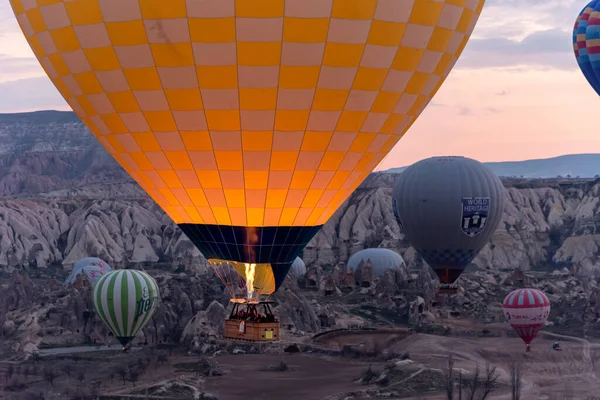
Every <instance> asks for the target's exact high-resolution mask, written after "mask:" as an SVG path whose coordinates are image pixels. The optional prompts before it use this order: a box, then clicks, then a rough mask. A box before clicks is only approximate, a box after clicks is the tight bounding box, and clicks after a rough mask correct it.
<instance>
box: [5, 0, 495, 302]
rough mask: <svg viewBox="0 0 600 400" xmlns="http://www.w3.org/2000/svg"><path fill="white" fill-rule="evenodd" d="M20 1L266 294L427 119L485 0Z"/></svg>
mask: <svg viewBox="0 0 600 400" xmlns="http://www.w3.org/2000/svg"><path fill="white" fill-rule="evenodd" d="M10 2H11V5H12V7H13V10H14V12H15V14H16V17H17V20H18V22H19V24H20V26H21V28H22V30H23V32H24V34H25V36H26V38H27V40H28V42H29V44H30V46H31V48H32V49H33V52H34V53H35V55H36V57H37V58H38V59H39V61H40V64H41V65H42V67H43V68H44V70H45V71H46V73H47V74H48V76H49V77H50V79H52V81H53V82H54V84H55V86H56V88H57V89H58V90H59V91H60V93H61V94H62V95H63V97H64V98H65V99H66V101H67V102H68V103H69V105H70V106H71V107H72V108H73V110H74V111H75V113H76V114H77V115H78V116H79V118H81V120H82V121H83V122H84V123H85V124H86V126H87V127H88V128H89V129H90V131H92V133H93V134H94V135H95V136H96V138H97V139H98V140H99V141H100V143H102V145H103V146H104V147H105V148H106V150H107V151H108V152H109V153H110V154H112V155H113V157H114V158H115V159H116V160H117V161H118V162H119V164H120V165H121V166H122V167H123V168H125V169H126V170H127V171H128V172H129V173H130V174H131V176H132V177H133V178H134V179H135V180H136V181H137V182H138V183H139V184H140V186H141V187H142V188H144V189H145V190H146V192H147V193H148V194H149V195H150V196H152V198H153V199H154V200H155V201H156V202H157V203H158V204H159V205H160V206H161V207H162V208H163V209H164V211H165V212H166V213H167V214H168V215H169V216H170V217H171V218H172V219H173V221H175V222H176V223H177V224H178V225H179V227H180V228H181V229H182V230H183V232H185V234H186V235H187V236H188V237H189V238H190V240H192V241H193V242H194V244H195V245H196V246H197V247H198V249H199V250H200V251H201V252H202V253H203V254H204V255H205V256H206V257H207V258H208V259H210V260H211V262H212V264H213V265H215V266H219V265H222V263H223V262H225V261H226V262H228V263H229V264H230V265H232V266H233V267H234V268H235V269H236V270H237V271H238V272H240V274H241V275H242V276H245V277H246V278H250V276H248V274H252V276H253V277H254V284H253V285H250V288H249V289H248V290H249V291H251V292H252V291H256V292H258V293H264V294H268V293H272V292H274V291H275V290H277V287H278V286H279V284H281V283H282V282H283V278H284V277H285V275H286V274H287V272H288V270H289V268H290V265H291V263H292V262H293V261H294V259H295V258H296V257H297V256H298V255H299V254H300V252H301V251H302V250H303V248H304V247H305V245H306V244H307V243H308V242H309V241H310V239H311V238H312V237H313V235H314V234H315V233H316V232H317V231H318V230H319V228H320V227H321V226H322V225H323V224H324V223H325V222H326V221H327V220H328V219H329V217H330V216H331V215H332V214H333V213H334V212H335V211H336V209H337V208H338V207H339V206H340V205H341V204H342V203H343V202H344V201H345V200H346V198H347V197H348V196H349V195H350V193H352V191H353V190H354V189H355V188H356V187H357V186H358V185H359V184H360V183H361V182H362V181H363V180H364V179H365V178H366V177H367V175H368V174H369V173H370V172H371V171H372V170H373V169H374V168H375V167H376V166H377V165H378V164H379V162H381V160H382V159H383V158H384V156H385V155H386V154H387V153H388V152H389V151H390V150H391V149H392V148H393V147H394V145H395V144H396V142H398V140H399V139H400V138H401V137H402V135H404V133H405V132H406V130H407V129H408V128H409V127H410V126H411V124H412V123H413V122H414V121H415V119H416V118H417V117H418V116H419V114H420V113H421V111H422V110H423V109H424V108H425V106H426V105H427V103H428V102H429V101H430V100H431V98H432V96H433V95H434V94H435V92H436V91H437V90H438V89H439V87H440V85H441V84H442V83H443V81H444V79H445V78H446V76H447V75H448V73H449V72H450V70H451V69H452V66H453V65H454V63H455V62H456V60H457V58H458V57H459V55H460V53H461V52H462V50H463V48H464V46H465V45H466V43H467V41H468V39H469V36H470V34H471V32H472V30H473V27H474V26H475V23H476V21H477V18H478V17H479V13H480V12H481V9H482V7H483V4H484V0H187V1H185V0H37V1H36V0H10ZM217 270H219V268H217ZM250 280H251V279H250ZM246 281H247V283H248V284H250V282H248V279H246Z"/></svg>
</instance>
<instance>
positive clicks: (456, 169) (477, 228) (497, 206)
mask: <svg viewBox="0 0 600 400" xmlns="http://www.w3.org/2000/svg"><path fill="white" fill-rule="evenodd" d="M393 197H394V200H395V202H394V206H395V207H396V210H395V213H396V214H397V215H398V216H399V218H400V219H401V222H402V226H403V229H404V231H405V233H406V235H407V238H408V240H409V241H410V243H411V245H412V246H413V247H414V248H415V249H416V250H417V251H418V252H419V254H420V255H421V256H422V257H423V259H424V260H425V261H426V262H427V263H428V264H429V265H430V266H431V268H432V269H433V270H434V271H436V273H437V274H438V276H439V277H440V280H441V281H442V282H444V283H452V282H454V281H455V280H456V279H457V278H458V276H459V275H460V274H461V273H462V271H463V270H464V269H465V268H466V267H467V265H468V264H469V263H470V262H471V261H472V260H473V259H474V258H475V257H476V256H477V254H478V253H479V252H480V251H481V249H482V248H483V247H484V246H485V245H486V244H487V242H488V240H489V238H490V237H491V235H492V234H493V233H494V231H495V230H496V228H497V227H498V224H499V223H500V220H501V219H502V213H503V209H504V187H503V186H502V182H501V181H500V179H499V178H498V177H497V176H496V175H495V174H494V173H493V172H492V171H491V170H490V169H489V168H488V167H486V166H485V165H483V164H481V163H480V162H478V161H476V160H472V159H470V158H466V157H432V158H428V159H426V160H422V161H419V162H417V163H415V164H413V165H411V166H410V167H408V168H407V169H406V170H404V171H403V172H402V173H401V174H400V176H399V177H398V180H397V181H396V185H395V187H394V192H393Z"/></svg>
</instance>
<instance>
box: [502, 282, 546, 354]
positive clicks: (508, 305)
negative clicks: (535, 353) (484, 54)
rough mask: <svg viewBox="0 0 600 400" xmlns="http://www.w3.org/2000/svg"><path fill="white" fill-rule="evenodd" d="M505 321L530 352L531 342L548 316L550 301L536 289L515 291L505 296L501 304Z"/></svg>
mask: <svg viewBox="0 0 600 400" xmlns="http://www.w3.org/2000/svg"><path fill="white" fill-rule="evenodd" d="M502 310H503V312H504V317H505V318H506V321H507V322H508V323H509V324H510V326H512V327H513V329H514V330H515V331H516V332H517V334H518V335H519V337H520V338H521V339H523V341H524V342H525V346H526V350H527V351H530V349H531V346H530V345H531V342H532V341H533V339H535V337H536V336H537V335H538V333H539V331H540V329H541V328H542V326H544V324H545V323H546V321H547V320H548V316H549V315H550V301H549V300H548V297H546V295H545V294H544V293H543V292H542V291H540V290H537V289H517V290H513V291H512V292H510V293H509V294H508V296H506V298H505V299H504V302H503V303H502Z"/></svg>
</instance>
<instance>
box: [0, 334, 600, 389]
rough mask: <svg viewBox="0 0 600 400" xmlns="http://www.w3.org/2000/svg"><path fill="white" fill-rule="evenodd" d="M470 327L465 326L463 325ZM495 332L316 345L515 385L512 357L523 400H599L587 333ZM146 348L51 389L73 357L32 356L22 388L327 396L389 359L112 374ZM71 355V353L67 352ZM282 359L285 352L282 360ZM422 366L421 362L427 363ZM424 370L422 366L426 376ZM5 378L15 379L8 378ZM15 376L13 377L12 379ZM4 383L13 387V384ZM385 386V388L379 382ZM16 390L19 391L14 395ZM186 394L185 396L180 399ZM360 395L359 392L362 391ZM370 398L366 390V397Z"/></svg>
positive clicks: (593, 346) (93, 361)
mask: <svg viewBox="0 0 600 400" xmlns="http://www.w3.org/2000/svg"><path fill="white" fill-rule="evenodd" d="M462 325H464V326H466V324H462ZM486 327H488V328H489V329H490V330H491V331H492V333H493V334H497V335H498V336H496V337H477V336H473V337H452V336H435V335H426V334H410V333H409V332H408V331H407V330H405V329H404V330H403V329H398V330H387V331H379V332H372V331H364V332H357V331H353V332H341V333H340V332H337V333H332V334H329V335H325V336H321V337H319V338H318V339H317V340H315V343H313V345H314V346H318V347H319V348H324V349H341V348H342V347H343V346H344V345H361V344H362V345H364V346H365V347H367V348H369V347H370V348H376V349H377V351H380V352H383V353H388V354H403V353H408V355H409V357H410V359H411V360H412V361H413V362H414V363H416V364H418V365H422V370H426V369H443V368H444V367H445V364H446V361H447V355H448V352H452V353H454V354H455V359H456V363H455V367H456V368H460V369H463V370H464V371H465V373H467V374H468V373H469V372H471V371H473V370H474V369H475V366H476V365H477V364H479V366H480V368H481V369H485V365H486V363H489V364H492V365H494V366H496V367H497V371H498V372H499V373H500V381H501V382H502V383H504V384H505V385H507V384H508V377H509V365H510V364H511V362H512V361H513V360H518V361H521V362H522V365H523V369H524V375H523V389H522V397H521V398H522V399H523V400H529V399H531V400H535V399H540V400H542V399H548V400H554V399H557V400H559V399H560V400H562V399H598V398H599V397H598V395H597V393H598V388H600V379H599V377H600V371H599V370H598V368H600V365H599V366H597V365H596V359H598V357H600V343H596V342H592V341H588V340H586V339H582V338H574V337H567V336H560V335H555V334H551V333H544V332H542V333H541V334H540V336H539V337H538V338H537V339H536V340H535V341H534V342H533V344H532V351H531V352H530V353H525V352H524V345H523V343H522V341H521V340H520V339H519V338H514V337H507V336H506V335H505V334H503V333H502V332H506V329H505V327H504V326H497V327H496V326H493V325H487V326H486ZM557 340H558V341H559V342H560V344H561V347H562V348H563V350H562V351H560V352H558V351H554V350H552V344H553V343H554V342H555V341H557ZM145 352H146V350H144V351H140V352H134V353H130V354H119V353H114V354H113V353H111V354H107V353H104V354H102V353H100V352H98V353H97V354H96V355H94V354H86V355H85V356H79V357H80V359H79V361H78V362H77V365H76V366H75V369H74V371H73V376H71V377H67V376H65V374H64V373H62V374H60V376H59V377H57V378H56V381H55V382H54V388H53V389H50V386H49V383H48V382H47V381H46V380H45V379H44V377H43V373H42V371H43V369H44V368H46V367H45V366H48V365H50V366H53V367H54V369H55V370H57V371H60V370H61V368H62V367H61V366H62V365H63V364H65V363H69V362H73V361H70V360H69V359H68V356H65V355H64V354H61V356H60V357H61V358H62V359H60V360H41V361H38V362H37V363H38V367H37V368H35V371H34V372H31V369H32V368H33V367H32V366H33V365H34V364H33V363H32V362H30V363H29V364H28V365H29V366H28V367H27V366H23V365H21V366H19V367H18V368H17V371H19V370H20V372H15V375H18V374H19V373H20V374H21V375H23V370H24V369H29V370H30V372H29V376H25V377H24V379H25V381H26V387H25V388H24V389H23V390H22V391H25V390H29V391H33V392H37V393H39V392H44V393H46V394H49V393H51V394H52V396H48V395H47V397H46V399H50V398H68V397H66V396H65V394H66V393H65V388H69V394H71V393H74V391H75V390H76V388H77V387H80V386H81V387H91V386H93V385H95V384H97V385H98V386H99V391H100V393H102V394H113V395H117V394H128V393H133V392H136V393H144V392H143V391H144V390H145V389H148V390H152V388H153V387H156V386H157V385H160V384H164V385H168V384H169V382H176V381H179V382H181V381H185V382H186V384H187V385H189V386H191V387H193V388H194V390H195V391H197V392H206V393H211V394H213V395H216V396H217V397H218V399H219V400H233V399H241V398H246V399H252V400H254V399H256V400H262V399H265V400H267V399H268V400H271V399H273V400H276V399H287V400H296V399H297V400H301V399H302V400H312V399H314V400H323V399H326V398H328V397H330V396H334V395H340V396H341V397H339V398H344V397H343V394H344V393H348V392H354V393H359V392H361V391H367V390H373V389H376V388H377V387H375V386H361V385H359V384H358V383H356V378H357V377H358V376H360V374H361V373H362V372H364V371H365V370H366V369H367V367H368V365H369V364H372V367H373V369H374V370H377V369H381V368H382V366H383V361H381V362H373V361H366V360H365V361H362V362H361V361H357V360H351V359H344V358H340V357H331V356H329V357H326V356H323V355H317V354H310V353H297V354H285V355H283V356H282V355H279V354H238V355H222V356H215V357H214V360H215V361H216V362H217V363H218V364H219V368H220V369H221V370H222V371H223V372H224V375H222V376H216V377H204V376H198V375H197V374H196V373H194V372H187V371H185V370H182V369H181V368H180V367H177V365H181V364H190V363H195V362H197V361H198V360H199V356H190V355H185V354H183V353H179V354H177V353H173V355H172V356H170V357H169V359H168V362H165V363H161V362H158V361H156V359H155V361H153V362H152V363H150V364H149V365H148V367H147V368H146V369H145V372H144V373H143V374H142V375H141V376H140V378H139V380H138V381H137V382H136V383H135V387H133V384H132V382H125V383H124V382H123V381H122V380H121V378H120V377H119V376H118V375H117V376H114V373H113V378H112V379H110V377H109V376H110V374H111V371H114V370H115V368H116V365H127V363H131V362H132V361H131V360H132V359H133V358H136V357H148V355H144V354H145ZM65 357H66V358H65ZM282 357H283V358H282ZM282 359H283V361H284V362H285V363H286V364H287V366H288V368H289V370H287V371H273V370H269V367H271V366H274V365H276V364H278V363H279V362H281V361H282ZM8 365H9V364H6V363H5V364H0V373H4V375H5V372H6V371H7V366H8ZM420 368H421V367H420ZM77 371H85V380H84V382H82V383H81V382H78V381H77V380H78V377H77ZM420 372H421V371H420V370H419V371H417V373H416V374H419V373H420ZM4 380H5V381H6V382H8V381H10V380H8V379H4ZM13 380H14V379H13ZM6 382H5V383H4V384H3V386H5V387H6V385H7V383H6ZM379 389H381V388H379ZM16 394H17V392H14V391H13V392H8V391H6V389H3V391H2V393H0V398H25V397H15V395H16ZM11 396H13V397H11ZM181 398H186V397H185V396H184V397H181ZM355 398H360V397H355ZM365 398H366V395H365ZM423 398H426V399H430V400H441V399H444V396H442V393H439V394H428V395H427V396H426V397H423V396H421V397H414V399H415V400H416V399H423ZM488 399H498V400H504V399H506V400H509V399H510V394H509V393H508V390H507V388H506V386H504V387H503V388H500V389H499V390H497V391H496V392H494V393H493V394H492V395H491V396H489V397H488Z"/></svg>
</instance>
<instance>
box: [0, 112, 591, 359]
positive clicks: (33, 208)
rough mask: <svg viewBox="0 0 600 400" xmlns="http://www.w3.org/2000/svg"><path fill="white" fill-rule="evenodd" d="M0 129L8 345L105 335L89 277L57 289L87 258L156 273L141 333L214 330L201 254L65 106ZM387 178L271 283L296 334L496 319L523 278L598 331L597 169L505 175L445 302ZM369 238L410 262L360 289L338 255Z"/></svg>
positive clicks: (0, 311) (1, 122)
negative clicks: (401, 221) (584, 174)
mask: <svg viewBox="0 0 600 400" xmlns="http://www.w3.org/2000/svg"><path fill="white" fill-rule="evenodd" d="M0 137H1V138H2V146H3V147H2V148H0V196H2V198H3V200H0V272H1V273H2V274H1V275H2V276H3V279H1V280H0V284H2V286H3V288H2V293H1V295H0V325H1V326H2V335H3V337H4V338H5V339H7V340H8V341H7V342H6V343H12V344H11V346H12V345H14V346H16V347H14V348H13V350H14V349H19V350H24V349H25V348H26V347H27V346H29V348H31V349H35V348H38V347H39V346H40V345H43V344H46V345H48V344H50V345H51V344H52V343H54V342H55V341H63V342H64V340H67V339H68V340H69V341H71V342H81V341H86V340H92V338H97V339H100V340H104V339H105V338H106V332H105V329H104V328H103V326H102V325H101V324H100V323H99V322H98V321H96V320H95V319H94V317H93V309H92V308H91V305H90V303H89V292H88V290H89V289H88V288H86V287H85V285H83V286H81V285H80V287H78V288H71V289H61V287H60V283H61V282H62V280H63V279H64V277H65V276H66V274H67V273H68V271H69V269H70V267H71V265H72V264H73V263H74V262H75V261H76V260H77V259H79V258H81V257H84V256H98V257H101V258H103V259H105V260H106V261H107V262H109V263H110V264H112V265H113V266H131V267H136V268H146V269H149V270H151V271H152V274H153V275H155V276H156V277H157V279H158V281H159V283H160V285H161V293H162V297H163V301H164V304H163V306H162V308H161V310H160V311H159V313H158V314H157V316H156V318H155V320H154V322H153V326H150V327H148V329H147V330H146V339H140V340H152V341H163V340H167V339H168V340H175V341H179V340H182V341H186V342H188V343H191V344H192V346H201V340H200V339H198V335H199V332H206V331H211V332H214V333H215V334H218V332H219V329H221V328H220V325H219V324H218V322H217V321H221V320H222V315H223V313H224V312H225V311H224V310H223V305H226V303H227V301H226V297H225V296H224V294H223V290H222V288H221V286H220V285H219V283H218V280H217V279H216V277H215V276H214V275H213V274H212V273H211V271H210V270H209V269H208V268H207V265H206V262H205V260H204V258H203V257H202V255H201V254H200V253H199V252H198V251H197V250H196V249H195V248H194V246H193V245H192V244H191V242H190V241H189V240H188V239H187V237H185V236H184V235H182V233H181V231H180V230H179V229H178V228H177V227H176V226H175V225H174V224H173V223H172V222H171V221H170V220H169V219H168V218H167V217H166V216H165V214H164V213H163V212H162V210H160V209H159V208H158V207H157V206H156V204H154V203H153V201H152V200H150V199H149V198H148V197H147V196H146V195H145V194H144V193H143V192H142V191H141V190H140V189H139V188H138V187H137V185H136V184H135V183H133V182H132V181H131V180H130V179H129V177H128V176H127V175H126V174H125V173H124V171H122V170H121V169H120V167H118V166H117V165H116V163H115V162H114V161H113V160H112V158H110V156H108V155H107V154H106V152H104V150H103V149H102V148H101V147H100V146H99V145H98V144H97V143H96V141H95V140H94V139H93V137H91V135H90V134H89V133H87V132H86V131H85V130H84V129H83V127H82V125H81V124H80V123H78V122H77V121H75V120H74V119H73V118H72V116H71V114H64V113H55V112H50V113H47V114H44V113H34V114H29V115H26V114H20V115H12V116H9V115H3V116H2V115H0ZM395 178H396V175H395V174H392V173H374V174H372V175H371V176H370V177H369V178H368V179H367V180H366V181H365V182H364V183H363V185H361V187H360V188H359V189H358V190H356V191H355V193H353V195H352V196H351V197H350V198H349V199H348V201H347V202H346V203H345V204H344V205H343V206H342V207H341V208H340V209H339V210H338V211H337V213H336V214H335V215H334V216H333V217H332V218H331V219H330V221H329V222H328V223H327V224H326V225H325V226H324V227H323V228H322V229H321V231H320V232H319V233H318V234H317V235H316V236H315V238H314V239H313V240H312V242H311V243H310V244H309V245H308V247H307V248H306V250H305V251H304V254H303V258H304V260H305V262H306V264H307V266H308V274H307V276H306V278H305V279H303V280H301V281H300V282H297V281H296V280H295V279H293V278H290V279H288V281H287V282H286V286H285V287H284V288H283V289H282V290H281V291H280V293H278V294H277V299H278V300H279V301H280V306H279V307H278V315H279V316H280V318H281V321H282V323H283V324H284V325H285V326H286V328H287V329H288V331H289V332H290V334H294V333H296V332H316V331H318V330H320V329H323V328H327V327H344V326H349V325H369V324H389V323H401V324H406V323H410V324H416V325H419V324H421V323H438V322H440V321H444V320H445V319H446V318H447V317H448V316H449V315H454V316H457V315H461V313H465V312H467V313H468V314H469V315H470V316H475V317H477V318H480V319H481V320H482V321H484V320H485V321H493V320H500V319H501V313H499V302H500V301H501V299H502V298H503V296H505V295H506V293H508V291H510V290H511V289H513V288H514V286H515V285H521V284H528V285H532V286H536V287H540V288H543V289H545V290H546V291H547V293H549V294H550V295H551V297H552V299H551V300H552V302H553V304H554V305H555V306H556V307H555V308H554V309H553V310H554V311H553V313H554V314H553V321H554V322H553V323H555V324H556V329H562V330H564V331H565V332H575V333H577V334H584V333H585V334H592V333H590V332H594V331H596V330H597V329H594V328H595V326H596V321H597V320H598V319H599V318H600V314H599V313H598V312H597V307H598V306H600V296H599V295H598V294H597V290H596V287H597V280H598V276H600V261H599V260H598V247H599V246H600V232H597V227H600V204H599V203H600V181H595V180H581V179H560V180H557V179H551V180H522V179H505V180H504V184H505V187H506V190H505V196H506V200H507V201H506V207H505V210H504V216H503V222H502V223H501V224H500V227H499V228H498V230H497V231H496V233H495V234H494V236H493V238H492V240H491V243H490V244H489V245H488V246H486V247H485V249H484V250H483V251H482V252H481V254H480V255H479V257H477V259H476V260H475V261H474V265H473V266H472V267H471V268H470V271H469V273H467V274H465V275H464V276H463V277H462V278H461V280H460V285H461V292H460V294H459V295H457V296H454V297H453V298H452V299H451V300H449V302H448V303H447V304H444V305H442V306H439V304H437V303H438V301H437V299H436V296H435V287H436V281H435V279H434V278H433V277H432V274H431V273H430V272H429V270H428V268H427V267H426V266H424V265H423V263H422V261H421V260H420V258H419V257H417V256H416V255H415V252H414V250H413V249H412V248H411V247H410V246H409V244H408V242H407V241H406V240H405V238H404V235H403V233H402V232H401V230H400V228H399V226H398V225H397V223H396V221H395V219H394V217H393V215H392V209H391V188H392V185H393V183H394V180H395ZM367 247H386V248H390V249H393V250H395V251H397V252H399V253H400V254H401V255H402V256H403V257H404V259H405V260H406V263H407V268H406V269H404V270H401V271H399V272H398V273H396V274H388V275H386V276H384V277H382V278H381V279H376V278H375V277H374V276H373V274H372V270H370V269H369V268H370V266H369V265H368V264H367V265H363V266H362V267H361V268H362V269H363V270H362V271H361V274H362V275H361V276H364V277H366V278H365V279H364V280H366V281H368V285H367V286H368V287H359V286H357V285H356V282H355V279H354V277H353V276H352V275H349V274H348V273H346V271H345V270H344V267H343V266H344V263H345V261H346V260H347V259H348V257H349V256H350V255H351V254H352V253H354V252H355V251H357V250H360V249H363V248H367ZM51 278H55V279H54V280H52V279H51ZM361 279H362V278H361ZM324 299H327V300H324ZM213 300H216V301H217V302H215V303H213ZM598 311H600V310H598ZM103 338H104V339H103ZM0 344H1V343H0Z"/></svg>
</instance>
